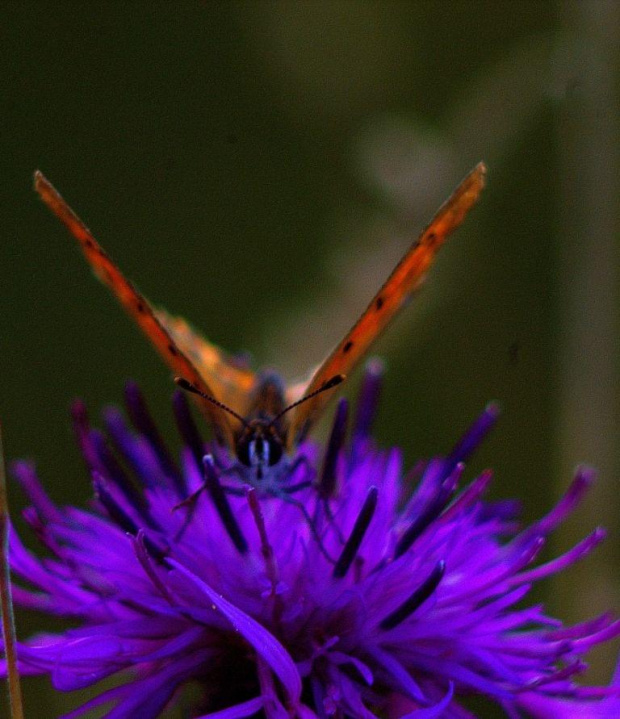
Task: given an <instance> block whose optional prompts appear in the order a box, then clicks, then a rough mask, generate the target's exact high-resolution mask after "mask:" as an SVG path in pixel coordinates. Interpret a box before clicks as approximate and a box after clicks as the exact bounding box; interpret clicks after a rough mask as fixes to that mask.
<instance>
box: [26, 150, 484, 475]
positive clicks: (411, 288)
mask: <svg viewBox="0 0 620 719" xmlns="http://www.w3.org/2000/svg"><path fill="white" fill-rule="evenodd" d="M485 173H486V168H485V166H484V165H483V164H482V163H480V164H478V165H477V166H476V167H475V168H474V169H473V170H472V171H471V172H470V173H469V174H468V175H467V176H466V177H465V179H464V180H463V181H462V182H461V184H460V185H459V186H458V187H457V189H456V190H455V191H454V192H453V194H452V195H451V196H450V198H449V199H448V200H447V201H446V202H445V203H444V204H443V205H442V207H441V208H440V209H439V211H438V212H437V214H436V215H435V217H434V218H433V219H432V221H431V222H430V224H429V225H428V226H427V227H426V228H425V229H424V230H423V231H422V233H421V234H420V236H419V237H418V239H417V240H416V241H415V242H414V243H413V244H412V245H411V247H410V248H409V250H408V251H407V252H406V253H405V255H404V256H403V258H402V259H401V261H400V262H399V263H398V264H397V265H396V267H395V268H394V270H393V272H392V274H391V275H390V276H389V277H388V279H387V280H386V281H385V283H384V284H383V285H382V286H381V288H380V289H379V291H378V292H377V293H376V294H375V296H374V297H373V299H372V300H371V302H370V304H369V305H368V307H367V308H366V310H365V311H364V312H363V313H362V315H361V316H360V318H359V319H358V320H357V322H356V323H355V324H354V325H353V327H352V328H351V330H350V331H349V332H348V333H347V334H346V335H345V337H344V338H343V339H342V340H341V342H340V343H338V344H337V345H336V347H335V348H334V349H333V351H332V352H331V353H330V354H329V355H328V356H327V358H326V359H325V360H324V361H323V362H322V363H321V364H320V365H319V366H318V368H317V369H316V370H315V371H314V372H312V373H311V375H310V377H309V378H308V380H307V381H305V382H301V383H297V384H295V385H292V386H286V385H285V384H284V383H283V382H282V380H281V379H280V377H279V376H278V375H277V373H275V372H272V371H265V372H259V373H254V372H252V371H251V370H250V369H248V368H247V367H246V366H244V365H241V364H240V363H239V362H237V361H235V359H234V358H233V357H231V356H230V355H227V354H226V353H225V352H224V351H222V350H221V349H220V348H219V347H217V346H216V345H214V344H212V343H211V342H208V341H207V340H205V339H204V338H203V337H201V336H200V335H199V334H198V333H197V332H196V331H195V330H193V329H192V327H190V325H189V324H188V323H187V322H186V321H185V320H183V319H181V318H178V317H174V316H172V315H169V314H168V313H166V312H164V311H163V310H160V309H156V308H154V307H153V306H152V305H151V304H150V303H149V302H148V301H147V300H146V298H145V297H144V296H143V295H142V294H141V293H140V292H139V291H138V290H137V289H136V287H135V286H134V285H133V284H132V283H131V282H130V281H129V280H128V279H126V278H125V276H124V275H123V274H122V273H121V271H120V270H119V269H118V267H117V265H116V264H115V263H114V262H113V261H112V259H111V258H110V256H109V255H108V254H107V253H106V251H105V250H104V249H103V248H102V247H101V246H100V245H99V243H98V242H97V241H96V240H95V238H94V237H93V235H92V234H91V232H90V231H89V230H88V228H87V227H86V225H85V224H84V223H83V222H82V221H81V220H80V218H79V217H78V216H77V215H76V214H75V213H74V212H73V210H72V209H71V208H70V207H69V205H68V204H67V203H66V202H65V201H64V200H63V198H62V197H61V196H60V194H59V193H58V192H57V191H56V190H55V189H54V187H53V186H52V185H51V184H50V183H49V182H48V181H47V180H46V179H45V177H44V176H43V175H42V174H41V173H40V172H36V173H35V189H36V190H37V192H38V193H39V194H40V196H41V198H42V199H43V201H44V202H45V203H46V204H47V205H48V207H49V208H50V209H51V210H52V211H53V212H54V213H55V214H56V215H57V217H58V218H59V219H60V220H61V221H62V222H63V223H64V224H65V225H66V226H67V228H68V229H69V231H70V232H71V234H72V235H73V236H74V237H75V238H76V240H77V241H78V243H79V245H80V247H81V249H82V251H83V253H84V255H85V257H86V259H87V261H88V262H89V264H90V265H91V267H92V268H93V270H94V272H95V274H96V275H97V276H98V277H99V279H100V280H101V281H102V282H103V283H104V284H106V285H107V286H108V287H109V288H110V289H111V290H112V292H113V294H114V295H115V296H116V297H117V299H118V300H119V302H120V303H121V305H122V306H123V307H124V308H125V310H126V311H127V313H128V314H129V315H130V316H131V317H132V318H133V319H134V321H135V322H136V324H137V325H138V326H139V327H140V328H141V329H142V331H143V332H144V333H145V335H146V336H147V337H148V339H149V340H150V341H151V343H152V344H153V345H154V347H155V348H156V349H157V350H158V352H159V353H160V354H161V355H162V357H163V358H164V360H165V361H166V362H167V364H168V365H169V366H170V368H171V369H172V370H173V372H174V373H175V375H178V377H177V383H178V384H179V385H180V386H181V387H183V388H184V389H186V390H188V391H190V392H192V393H193V394H195V395H197V397H198V401H199V404H200V406H201V408H202V410H203V411H204V413H205V415H206V418H207V420H208V421H209V423H210V425H211V427H212V429H213V432H214V435H215V439H216V441H217V442H218V444H220V445H223V446H224V447H226V448H228V450H229V451H230V452H231V453H232V454H233V455H234V456H235V457H236V460H237V463H238V465H239V469H240V471H241V474H244V475H246V476H248V477H249V478H250V483H251V484H253V485H256V484H261V483H263V484H265V482H266V480H268V482H267V483H273V482H276V481H277V477H278V476H279V474H280V473H279V471H277V470H278V469H279V467H280V466H283V465H285V464H286V465H287V466H288V463H289V462H290V461H291V460H289V459H287V456H290V453H291V452H292V450H293V449H294V448H295V447H296V446H297V445H298V444H299V443H300V442H301V441H302V440H303V439H304V437H305V436H306V434H307V432H308V431H309V430H310V429H311V428H312V426H313V425H314V423H315V422H316V420H317V419H318V417H319V416H320V415H321V413H322V411H323V410H324V409H325V407H326V405H327V402H328V400H329V398H330V395H332V394H333V393H332V392H331V391H329V390H331V389H333V388H334V387H336V386H337V385H338V384H340V383H341V382H342V381H343V380H344V378H345V375H346V374H348V373H349V372H350V371H351V370H352V369H353V368H354V367H355V365H357V364H358V363H359V361H360V360H361V359H362V358H363V357H364V356H365V354H366V353H367V351H368V349H369V347H370V345H371V344H372V343H373V341H374V340H375V339H376V338H377V337H378V335H379V334H380V333H381V332H382V331H383V330H384V329H385V328H386V327H387V326H388V324H389V323H390V321H391V320H392V318H393V317H394V316H395V315H396V314H397V312H398V311H399V309H400V308H401V307H403V306H404V305H405V304H406V303H407V301H408V300H409V299H410V297H411V295H412V294H413V293H414V292H415V291H416V290H417V289H418V288H419V287H420V285H421V284H422V281H423V280H424V277H425V275H426V272H427V271H428V269H429V268H430V266H431V264H432V263H433V261H434V258H435V255H436V253H437V251H438V250H439V248H440V247H441V246H442V244H443V242H444V241H445V239H446V238H447V237H448V235H450V234H451V233H452V232H453V231H454V230H455V229H456V228H457V227H458V226H459V225H460V224H461V222H462V221H463V219H464V218H465V215H466V214H467V212H468V211H469V210H470V209H471V207H472V206H473V205H474V204H475V202H476V201H477V199H478V196H479V194H480V192H481V190H482V188H483V186H484V178H485ZM285 460H286V461H285ZM292 461H295V460H292Z"/></svg>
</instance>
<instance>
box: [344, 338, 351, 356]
mask: <svg viewBox="0 0 620 719" xmlns="http://www.w3.org/2000/svg"><path fill="white" fill-rule="evenodd" d="M352 347H353V342H351V340H349V341H348V342H347V343H346V344H345V346H344V347H343V348H342V351H343V353H344V354H347V353H348V352H350V351H351V349H352Z"/></svg>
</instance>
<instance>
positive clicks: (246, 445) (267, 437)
mask: <svg viewBox="0 0 620 719" xmlns="http://www.w3.org/2000/svg"><path fill="white" fill-rule="evenodd" d="M235 452H236V455H237V459H238V460H239V461H240V462H241V464H243V465H245V466H246V467H250V468H252V469H255V470H256V476H257V478H258V479H262V478H263V476H264V470H265V469H266V468H267V467H273V466H274V465H275V464H278V463H279V462H280V460H281V459H282V456H283V454H284V440H283V438H282V437H281V435H280V433H279V432H278V429H277V428H276V426H275V425H274V424H272V423H271V422H266V421H265V420H262V419H255V420H252V421H251V422H248V423H247V424H246V425H245V426H244V427H243V430H242V431H241V433H240V435H239V436H238V438H237V441H236V445H235Z"/></svg>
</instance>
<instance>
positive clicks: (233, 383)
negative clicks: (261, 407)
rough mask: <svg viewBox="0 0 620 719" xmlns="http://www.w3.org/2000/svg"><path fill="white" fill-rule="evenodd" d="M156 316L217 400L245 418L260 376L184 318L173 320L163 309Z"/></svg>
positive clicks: (156, 311) (174, 318)
mask: <svg viewBox="0 0 620 719" xmlns="http://www.w3.org/2000/svg"><path fill="white" fill-rule="evenodd" d="M155 316H156V317H157V319H158V320H159V322H160V323H161V325H162V326H163V327H164V328H165V329H166V331H167V332H168V334H169V335H170V337H171V338H172V339H173V340H174V343H175V344H176V346H177V347H178V348H179V349H180V350H181V351H182V352H183V354H184V355H185V356H186V357H187V358H188V359H189V360H190V361H191V362H192V364H193V365H194V367H196V369H197V370H198V372H199V373H200V375H201V376H202V377H205V378H206V379H207V381H208V383H209V386H210V387H211V389H212V391H213V392H214V394H215V396H216V397H217V399H218V400H219V401H220V402H223V403H224V404H225V405H226V406H227V407H230V408H231V409H233V410H234V411H235V412H237V413H238V414H240V415H242V416H243V417H245V416H246V415H247V413H248V408H249V404H250V400H251V398H252V395H253V392H254V390H255V388H256V385H257V379H256V374H255V373H254V372H251V371H250V370H249V369H247V368H245V367H243V366H241V363H240V362H238V361H237V360H235V358H234V357H232V356H230V355H229V354H227V353H226V352H224V350H222V349H220V348H219V347H217V346H216V345H214V344H212V343H211V342H208V341H207V340H206V339H204V337H202V336H201V335H200V334H198V332H196V330H195V329H194V328H193V327H192V326H191V325H190V324H189V323H188V322H187V321H186V320H184V319H183V318H182V317H173V316H172V315H170V314H168V313H167V312H166V311H165V310H161V309H157V310H155Z"/></svg>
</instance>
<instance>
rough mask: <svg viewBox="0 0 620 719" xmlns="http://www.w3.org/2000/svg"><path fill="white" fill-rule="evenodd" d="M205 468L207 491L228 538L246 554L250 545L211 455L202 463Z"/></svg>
mask: <svg viewBox="0 0 620 719" xmlns="http://www.w3.org/2000/svg"><path fill="white" fill-rule="evenodd" d="M202 466H203V467H204V477H205V484H206V485H207V490H208V491H209V495H210V496H211V500H212V501H213V504H214V506H215V509H216V510H217V513H218V514H219V516H220V519H221V520H222V524H223V525H224V528H225V529H226V531H227V532H228V536H229V537H230V538H231V540H232V543H233V544H234V545H235V547H236V548H237V550H238V552H239V553H240V554H245V553H246V552H247V551H248V543H247V541H246V539H245V537H244V536H243V533H242V532H241V528H240V527H239V524H238V523H237V520H236V519H235V515H234V514H233V512H232V509H231V508H230V503H229V502H228V498H227V497H226V493H225V492H224V488H223V487H222V485H221V484H220V480H219V477H218V476H217V471H216V469H215V464H214V462H213V457H212V456H211V455H210V454H207V455H205V457H204V458H203V461H202Z"/></svg>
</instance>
